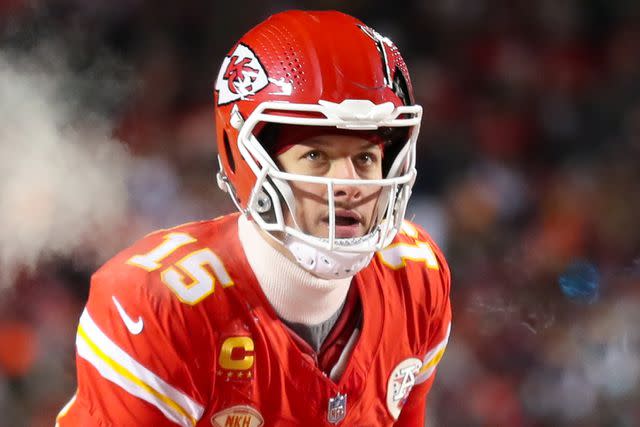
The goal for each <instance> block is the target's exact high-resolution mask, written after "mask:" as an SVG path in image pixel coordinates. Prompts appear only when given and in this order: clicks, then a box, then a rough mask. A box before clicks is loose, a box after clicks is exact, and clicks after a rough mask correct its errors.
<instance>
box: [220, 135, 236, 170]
mask: <svg viewBox="0 0 640 427" xmlns="http://www.w3.org/2000/svg"><path fill="white" fill-rule="evenodd" d="M222 138H223V142H224V151H225V153H224V154H225V156H226V157H227V163H229V168H230V169H231V172H233V173H236V161H235V159H234V158H233V151H231V144H230V143H229V135H227V131H226V130H225V131H224V132H223V133H222Z"/></svg>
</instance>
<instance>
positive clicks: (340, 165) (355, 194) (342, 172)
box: [330, 158, 362, 200]
mask: <svg viewBox="0 0 640 427" xmlns="http://www.w3.org/2000/svg"><path fill="white" fill-rule="evenodd" d="M330 177H331V178H336V179H360V175H358V171H357V170H356V166H355V164H354V163H353V160H352V159H350V158H341V159H338V160H335V161H334V162H333V164H332V167H331V173H330ZM361 195H362V192H361V189H360V188H359V187H358V186H356V185H352V184H335V185H334V186H333V197H334V198H335V199H336V200H354V199H355V200H357V199H359V198H360V197H361Z"/></svg>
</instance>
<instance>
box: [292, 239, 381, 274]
mask: <svg viewBox="0 0 640 427" xmlns="http://www.w3.org/2000/svg"><path fill="white" fill-rule="evenodd" d="M284 246H285V247H286V248H287V249H288V250H289V252H291V254H293V257H294V258H295V259H296V261H297V262H298V264H300V265H301V266H302V268H304V269H305V270H307V271H308V272H310V273H311V274H313V275H314V276H317V277H320V278H321V279H343V278H345V277H351V276H354V275H355V274H356V273H357V272H359V271H360V270H362V269H363V268H365V267H366V266H367V265H369V262H370V261H371V258H373V254H374V252H364V253H362V252H344V251H340V250H338V249H333V250H329V249H325V248H319V247H317V246H313V245H311V244H309V243H307V242H305V241H303V240H300V239H298V238H297V237H294V236H291V235H289V236H288V237H287V239H286V240H285V242H284Z"/></svg>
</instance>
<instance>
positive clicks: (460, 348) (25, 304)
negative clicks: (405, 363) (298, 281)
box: [0, 0, 640, 427]
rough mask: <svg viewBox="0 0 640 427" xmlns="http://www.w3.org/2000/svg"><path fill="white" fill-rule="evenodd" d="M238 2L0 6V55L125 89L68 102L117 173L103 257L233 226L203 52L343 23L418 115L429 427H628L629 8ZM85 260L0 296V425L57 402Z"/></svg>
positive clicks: (637, 410)
mask: <svg viewBox="0 0 640 427" xmlns="http://www.w3.org/2000/svg"><path fill="white" fill-rule="evenodd" d="M245 3H248V4H245V5H243V6H242V7H237V6H236V5H234V4H232V3H228V4H219V2H205V1H195V2H142V1H131V0H128V1H125V0H117V1H116V0H113V1H110V2H106V1H103V2H101V1H95V2H81V1H73V0H57V1H52V2H39V3H38V2H26V1H21V0H13V1H9V2H2V3H0V46H2V45H3V44H6V45H7V46H11V47H12V48H24V49H27V48H28V47H29V46H34V45H36V44H38V43H39V41H40V40H41V37H43V36H49V35H51V34H55V36H56V39H57V40H58V43H59V44H60V45H61V46H64V48H65V50H66V51H67V52H66V54H67V55H69V58H70V59H69V61H70V63H71V66H72V67H75V68H76V69H80V70H81V69H83V67H86V66H87V64H89V63H92V61H95V60H97V59H99V58H100V56H101V55H105V54H108V55H110V57H112V58H116V59H117V63H118V64H124V65H123V66H121V65H119V66H118V67H119V68H117V69H115V68H108V67H107V68H106V70H107V71H108V72H113V73H114V74H108V75H107V74H100V73H99V74H98V77H97V78H98V79H100V78H102V79H105V80H107V79H116V80H117V79H118V76H120V75H122V76H125V77H123V78H124V79H126V80H127V83H126V84H127V88H126V89H125V90H123V91H122V92H120V94H121V95H122V96H121V97H119V98H118V97H116V98H117V99H115V101H114V98H113V97H109V96H107V95H109V94H108V93H97V94H96V93H91V94H87V93H82V92H81V91H80V92H78V96H80V97H81V98H82V97H84V98H83V99H84V100H85V102H89V103H91V102H95V103H98V104H99V105H98V106H97V107H96V106H95V105H94V106H93V107H94V108H100V109H102V110H103V112H104V113H105V114H108V115H110V117H113V120H114V134H115V135H116V136H117V137H118V139H120V140H121V141H123V143H124V144H125V145H126V146H127V147H128V149H129V150H130V152H131V153H133V155H135V158H136V168H135V170H134V173H133V174H132V176H131V177H130V178H129V181H128V188H129V192H130V196H129V204H128V215H127V216H126V218H123V219H122V220H121V222H120V223H119V224H117V226H113V225H110V229H109V230H108V232H109V233H110V234H112V235H114V236H117V239H116V240H117V242H116V243H117V244H114V247H113V248H109V249H108V250H106V252H107V255H112V254H114V253H115V251H116V250H117V249H118V248H119V247H124V246H126V245H127V244H129V243H131V242H133V241H135V240H137V239H138V238H139V237H141V236H142V235H144V234H146V233H147V232H149V231H151V230H153V229H156V228H159V227H167V226H171V225H175V224H179V223H182V222H187V221H191V220H195V219H205V218H210V217H215V216H218V215H220V214H223V213H226V212H230V211H232V210H233V208H232V206H231V205H230V203H229V202H228V200H227V198H226V196H225V195H224V194H223V193H222V192H220V191H219V190H218V189H217V186H216V184H215V170H216V167H217V164H216V161H215V155H216V152H215V149H216V148H215V147H216V144H215V141H214V137H215V136H214V127H213V126H214V125H213V115H212V101H211V99H212V94H211V91H212V86H213V81H214V78H215V72H216V70H217V68H218V67H219V65H220V61H221V59H222V57H223V55H224V53H225V52H226V51H227V49H229V47H230V44H231V43H232V40H235V39H237V38H238V37H239V36H240V35H241V34H242V33H244V32H245V31H246V30H247V29H248V28H250V26H251V25H252V24H254V23H255V22H258V21H259V20H260V19H261V18H263V17H264V16H267V15H268V14H270V13H273V12H275V11H278V10H281V9H285V8H290V7H304V8H339V9H343V10H345V11H347V12H349V13H352V14H354V15H355V16H358V17H360V18H361V19H362V20H363V21H365V22H367V23H370V24H371V25H373V26H375V27H376V28H378V29H379V31H381V32H383V33H385V34H386V35H388V36H389V37H390V38H391V39H392V40H394V42H395V43H396V44H397V45H398V46H400V47H401V49H402V51H403V52H405V59H406V60H407V62H408V65H409V69H410V71H411V75H412V79H413V85H414V88H415V91H416V94H417V102H418V103H420V104H422V105H423V107H424V111H425V114H424V121H423V125H422V128H421V136H420V139H419V146H418V171H419V178H418V181H417V183H416V186H415V188H414V195H413V198H412V202H411V205H410V213H409V215H410V216H411V217H413V218H414V219H415V220H416V221H417V222H418V223H421V224H423V225H424V226H425V228H426V229H427V230H428V231H429V232H431V233H432V235H433V236H434V238H435V240H436V241H437V242H438V243H439V244H440V245H441V246H442V248H443V250H444V252H445V253H446V254H447V257H448V259H449V262H450V265H451V267H452V274H453V287H452V303H453V315H454V323H453V330H452V339H451V341H450V343H449V347H448V349H447V352H446V354H445V357H444V360H443V362H442V364H441V367H440V369H439V372H438V376H437V379H436V385H435V386H434V389H433V391H432V393H431V395H430V402H429V405H428V408H429V409H428V418H429V425H431V426H445V427H457V426H460V427H470V426H501V427H502V426H505V427H563V426H567V427H569V426H576V427H577V426H580V427H596V426H621V427H623V426H624V427H627V426H628V427H632V426H639V425H640V407H639V406H638V405H637V402H638V401H639V400H640V332H638V329H637V327H636V324H637V321H638V320H640V314H639V312H638V310H637V308H636V307H637V306H638V304H639V303H640V221H639V220H640V7H639V6H640V5H639V4H638V3H637V2H633V1H624V0H616V1H604V0H556V1H554V0H542V1H535V2H531V1H520V0H517V1H499V0H476V1H473V2H465V1H461V0H437V1H428V2H427V1H409V2H405V3H403V5H399V4H398V5H396V6H393V7H392V6H391V5H392V4H393V2H383V1H373V2H371V1H369V2H364V1H357V0H353V1H349V2H337V1H325V2H320V1H305V2H301V3H296V4H293V2H286V1H273V2H265V4H263V2H258V1H249V2H245ZM266 3H268V4H266ZM123 69H124V71H122V70H123ZM114 70H115V71H114ZM107 71H104V70H103V73H106V72H107ZM120 72H121V73H122V74H118V73H120ZM94 89H95V88H94ZM105 90H106V89H105ZM98 92H99V91H98ZM105 99H106V100H107V101H104V100H105ZM0 120H2V119H0ZM1 143H5V142H4V141H2V142H1ZM6 179H11V177H10V176H9V177H6ZM2 209H3V210H4V209H11V207H7V206H3V207H2ZM4 244H6V242H0V249H1V248H2V245H4ZM99 244H100V242H96V241H95V239H94V238H93V236H90V235H88V236H87V237H86V241H83V242H82V245H79V246H78V248H77V249H75V250H74V251H73V253H72V254H70V255H67V256H54V257H49V258H47V259H44V260H42V261H41V262H40V263H39V265H38V267H37V268H36V269H35V270H25V271H23V272H22V273H21V274H20V275H19V276H18V278H17V279H16V280H15V283H14V285H13V287H12V288H11V289H10V290H4V291H2V293H0V414H2V415H1V416H0V426H2V427H4V426H6V427H14V426H28V427H40V426H50V425H52V424H53V420H54V419H55V415H56V413H57V411H58V410H59V409H60V408H61V407H62V405H64V403H65V402H66V401H67V400H68V399H69V398H70V397H71V395H72V394H73V391H74V388H75V375H74V336H75V327H76V324H77V321H78V318H79V315H80V312H81V310H82V305H83V303H84V301H85V300H86V296H87V292H88V283H89V277H90V274H91V272H92V271H93V270H94V269H95V268H97V266H98V265H99V262H100V261H103V260H104V259H96V257H94V256H90V257H85V255H84V254H85V253H91V254H94V253H95V247H96V245H99ZM104 252H105V251H103V252H102V253H104ZM563 280H564V282H563ZM561 282H562V283H566V284H567V285H566V286H564V285H561Z"/></svg>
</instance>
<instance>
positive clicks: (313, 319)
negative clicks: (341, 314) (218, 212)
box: [238, 215, 351, 325]
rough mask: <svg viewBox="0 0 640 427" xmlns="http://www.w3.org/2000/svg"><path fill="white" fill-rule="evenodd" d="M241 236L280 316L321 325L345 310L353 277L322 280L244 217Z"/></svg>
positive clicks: (240, 221) (241, 217)
mask: <svg viewBox="0 0 640 427" xmlns="http://www.w3.org/2000/svg"><path fill="white" fill-rule="evenodd" d="M238 235H239V238H240V243H241V244H242V248H243V249H244V253H245V254H246V256H247V259H248V260H249V265H251V269H252V270H253V272H254V274H255V276H256V278H257V279H258V283H259V284H260V287H261V288H262V291H263V292H264V294H265V295H266V297H267V299H268V300H269V302H270V303H271V305H272V306H273V308H274V309H275V311H276V313H278V316H280V317H281V318H283V319H284V320H286V321H288V322H295V323H302V324H305V325H317V324H320V323H322V322H324V321H326V320H328V319H330V318H331V316H333V315H334V314H336V312H338V310H340V308H341V307H342V305H343V303H344V301H345V299H346V297H347V292H348V291H349V285H350V283H351V277H346V278H344V279H335V280H327V279H320V278H318V277H316V276H314V275H312V274H311V273H309V272H308V271H307V270H305V269H304V268H302V267H300V266H299V265H298V264H296V263H295V262H294V261H291V260H290V259H289V258H287V257H286V256H285V255H284V254H282V253H280V252H279V251H278V250H276V249H275V248H274V247H273V246H271V245H270V244H269V243H268V242H267V241H266V240H265V239H266V238H268V237H266V236H265V237H263V235H262V234H261V233H260V231H259V229H258V227H257V226H256V225H255V224H254V223H253V222H252V221H249V220H248V219H247V218H245V216H244V215H240V217H239V219H238Z"/></svg>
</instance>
